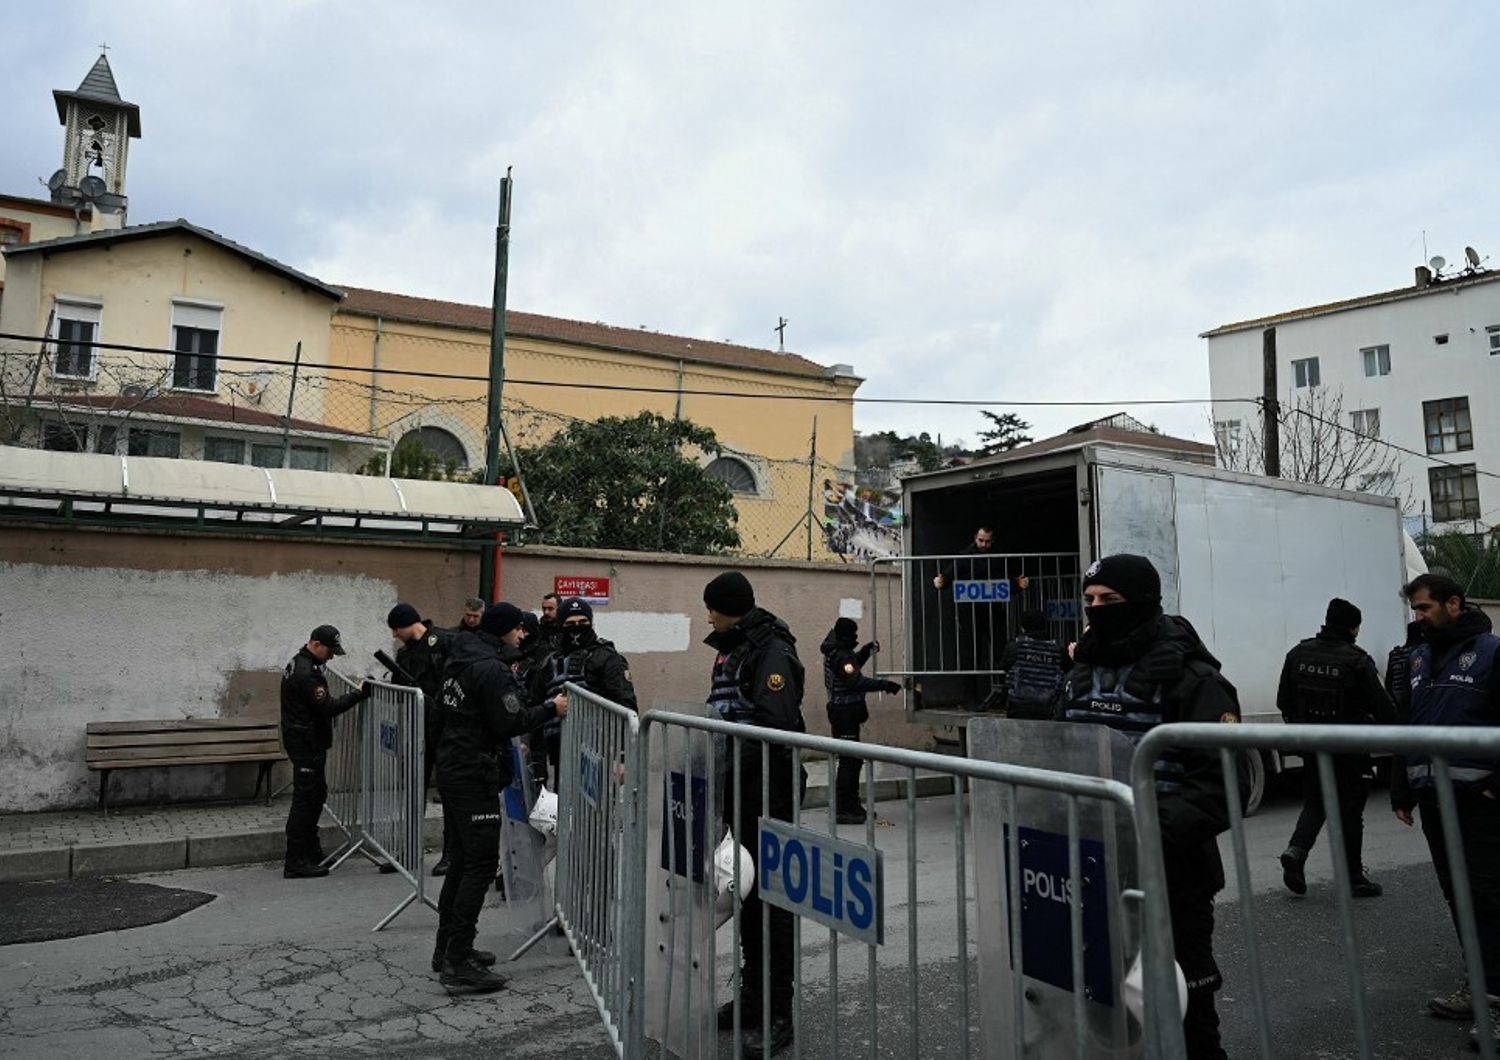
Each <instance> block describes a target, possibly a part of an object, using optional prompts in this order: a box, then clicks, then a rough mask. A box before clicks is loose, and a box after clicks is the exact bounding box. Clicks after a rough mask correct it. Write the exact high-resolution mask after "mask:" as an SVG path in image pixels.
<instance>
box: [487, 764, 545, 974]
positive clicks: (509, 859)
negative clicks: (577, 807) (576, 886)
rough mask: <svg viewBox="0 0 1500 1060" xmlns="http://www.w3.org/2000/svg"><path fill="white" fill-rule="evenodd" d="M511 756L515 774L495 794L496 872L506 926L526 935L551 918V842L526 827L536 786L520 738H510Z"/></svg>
mask: <svg viewBox="0 0 1500 1060" xmlns="http://www.w3.org/2000/svg"><path fill="white" fill-rule="evenodd" d="M511 760H512V765H513V767H514V770H515V776H514V778H513V779H512V780H511V782H510V783H509V784H507V785H506V787H505V789H504V790H503V791H502V792H501V793H500V803H501V814H500V873H501V876H502V877H503V878H504V880H505V906H506V909H507V911H508V912H509V913H510V915H511V920H510V927H511V928H512V929H515V930H518V931H520V932H522V933H523V934H525V935H528V936H529V935H531V934H533V933H534V932H536V931H539V930H540V929H541V928H542V927H543V925H545V924H547V923H548V922H549V921H551V919H552V916H553V902H552V880H551V878H550V875H551V863H552V860H553V858H554V856H555V855H556V852H557V844H556V841H555V838H554V839H551V840H549V839H548V838H547V837H546V836H543V835H542V833H541V832H539V831H537V830H536V829H535V828H533V827H532V825H531V821H530V817H531V810H532V807H533V806H534V805H535V803H536V794H537V786H536V782H535V781H534V780H533V779H532V776H531V751H530V747H529V745H528V743H527V741H526V740H525V738H522V737H518V738H516V739H515V740H513V741H511ZM549 949H550V947H549Z"/></svg>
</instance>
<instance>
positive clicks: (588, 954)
mask: <svg viewBox="0 0 1500 1060" xmlns="http://www.w3.org/2000/svg"><path fill="white" fill-rule="evenodd" d="M567 694H568V716H567V718H566V719H565V720H564V722H563V727H562V752H561V759H560V761H561V763H562V768H561V771H560V772H561V777H560V781H561V785H560V787H561V790H560V791H559V792H558V822H557V827H558V849H557V899H556V900H557V923H559V924H561V925H562V928H563V931H564V933H565V934H566V935H567V937H568V942H569V943H570V944H571V945H572V947H573V953H574V955H575V956H576V957H577V960H578V965H579V967H580V968H581V969H582V971H583V977H584V980H585V982H587V983H588V987H589V991H590V993H591V994H592V995H593V997H594V1001H595V1003H597V1004H598V1006H599V1013H600V1015H601V1016H602V1017H603V1018H604V1025H605V1028H606V1029H607V1031H608V1033H609V1036H610V1040H611V1042H612V1043H613V1044H614V1045H615V1048H616V1049H618V1050H620V1051H621V1052H622V1055H624V1054H626V1053H627V1052H628V1050H627V1048H626V1043H629V1042H637V1043H638V1042H639V1040H640V1037H641V1012H642V1009H641V991H642V970H641V958H642V940H641V931H642V927H643V921H642V918H641V917H640V916H638V915H636V916H632V915H631V912H630V911H631V910H638V909H640V908H642V903H643V895H642V894H641V890H640V882H641V880H640V876H639V875H638V874H631V873H628V872H627V871H626V868H627V866H628V865H631V864H634V861H633V860H631V855H632V853H633V851H632V849H631V844H632V843H639V842H640V827H639V825H640V813H639V807H640V790H641V789H640V772H639V762H638V761H637V760H636V754H637V736H638V733H639V731H640V722H639V719H638V718H637V717H636V715H635V712H634V711H631V710H627V709H626V708H624V707H621V706H619V705H618V704H615V703H611V702H609V700H607V699H604V698H602V697H601V696H598V695H595V694H594V693H592V692H589V691H586V690H585V689H582V688H579V687H578V686H577V685H573V684H569V685H568V686H567ZM550 926H551V925H550V924H549V925H548V926H547V927H548V928H550ZM544 930H545V929H544ZM524 948H525V947H523V950H524Z"/></svg>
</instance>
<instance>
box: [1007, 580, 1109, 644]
mask: <svg viewBox="0 0 1500 1060" xmlns="http://www.w3.org/2000/svg"><path fill="white" fill-rule="evenodd" d="M1110 588H1114V586H1110ZM1021 631H1022V632H1023V633H1030V634H1033V635H1035V634H1038V633H1045V632H1047V615H1046V613H1045V612H1042V611H1037V610H1031V611H1022V612H1021Z"/></svg>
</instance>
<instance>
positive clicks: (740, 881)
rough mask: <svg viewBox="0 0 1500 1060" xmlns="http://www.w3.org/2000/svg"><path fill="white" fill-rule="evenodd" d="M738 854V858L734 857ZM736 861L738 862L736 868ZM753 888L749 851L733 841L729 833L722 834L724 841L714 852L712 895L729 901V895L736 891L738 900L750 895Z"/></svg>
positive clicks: (752, 862)
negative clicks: (737, 891) (738, 896)
mask: <svg viewBox="0 0 1500 1060" xmlns="http://www.w3.org/2000/svg"><path fill="white" fill-rule="evenodd" d="M736 852H738V854H739V857H738V858H736V857H735V853H736ZM736 860H737V861H738V862H739V864H738V866H736V864H735V862H736ZM754 886H755V861H754V859H753V858H751V857H750V851H748V850H746V849H745V848H744V847H743V846H741V845H740V844H739V843H736V842H735V841H734V836H733V835H732V834H731V833H728V832H726V833H724V840H723V842H721V843H720V844H719V845H718V847H717V848H716V849H715V850H714V894H715V895H716V896H717V897H718V898H719V899H720V900H721V901H729V900H730V899H729V897H728V896H729V893H730V892H731V891H732V890H735V889H738V890H739V894H740V898H742V899H743V898H745V897H746V896H747V895H749V893H750V888H752V887H754Z"/></svg>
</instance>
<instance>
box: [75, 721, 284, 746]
mask: <svg viewBox="0 0 1500 1060" xmlns="http://www.w3.org/2000/svg"><path fill="white" fill-rule="evenodd" d="M280 735H281V730H280V728H279V727H278V726H275V725H261V726H259V727H257V728H254V729H215V730H213V731H212V732H177V733H155V732H127V733H119V734H108V735H106V734H100V733H90V734H89V735H88V745H87V746H88V749H89V750H91V751H92V750H95V749H101V748H109V747H151V746H164V747H175V746H182V747H191V746H203V745H212V744H220V743H244V742H245V741H247V740H248V741H256V740H275V739H279V738H280Z"/></svg>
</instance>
